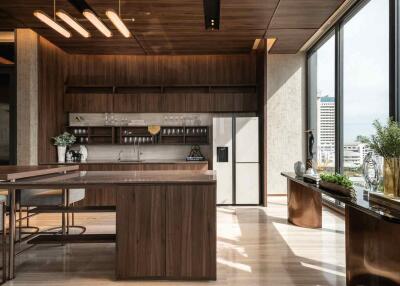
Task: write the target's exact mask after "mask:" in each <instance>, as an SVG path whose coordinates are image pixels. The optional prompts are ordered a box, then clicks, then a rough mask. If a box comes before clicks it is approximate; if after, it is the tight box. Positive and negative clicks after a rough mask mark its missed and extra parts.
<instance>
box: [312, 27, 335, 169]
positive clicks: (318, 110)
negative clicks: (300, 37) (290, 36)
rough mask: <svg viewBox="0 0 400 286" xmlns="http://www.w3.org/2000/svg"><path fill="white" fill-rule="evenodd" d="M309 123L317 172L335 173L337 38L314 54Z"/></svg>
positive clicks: (327, 39) (319, 47)
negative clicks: (313, 142) (312, 136)
mask: <svg viewBox="0 0 400 286" xmlns="http://www.w3.org/2000/svg"><path fill="white" fill-rule="evenodd" d="M308 65H309V90H310V100H309V119H308V120H309V122H310V126H309V127H310V131H312V132H313V135H314V138H315V144H314V146H313V147H314V148H313V149H314V150H313V153H314V164H313V165H314V168H315V169H316V170H317V171H318V172H327V171H329V172H333V171H334V170H335V35H334V34H329V35H328V36H327V37H326V39H325V40H324V41H323V42H322V43H321V44H320V45H318V46H317V47H316V48H315V50H314V51H313V52H312V53H311V54H310V56H309V60H308Z"/></svg>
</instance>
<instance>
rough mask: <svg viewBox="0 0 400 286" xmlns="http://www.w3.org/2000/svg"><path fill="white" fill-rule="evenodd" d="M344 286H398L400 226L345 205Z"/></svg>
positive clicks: (399, 278) (399, 274)
mask: <svg viewBox="0 0 400 286" xmlns="http://www.w3.org/2000/svg"><path fill="white" fill-rule="evenodd" d="M346 280H347V283H346V284H347V285H348V286H359V285H363V286H392V285H396V286H398V285H400V225H399V224H394V223H390V222H387V221H384V220H381V219H377V218H375V217H373V216H371V215H368V214H365V213H363V212H361V211H359V210H357V209H355V208H353V207H348V206H346Z"/></svg>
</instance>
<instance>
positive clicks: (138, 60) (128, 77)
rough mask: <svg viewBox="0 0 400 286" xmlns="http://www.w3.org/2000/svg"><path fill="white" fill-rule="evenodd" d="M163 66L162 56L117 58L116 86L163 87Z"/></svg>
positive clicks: (125, 56) (124, 56) (123, 56)
mask: <svg viewBox="0 0 400 286" xmlns="http://www.w3.org/2000/svg"><path fill="white" fill-rule="evenodd" d="M162 66H163V63H162V56H135V55H121V56H115V85H116V86H142V85H144V86H147V85H161V84H162V83H163V72H162V69H163V68H162Z"/></svg>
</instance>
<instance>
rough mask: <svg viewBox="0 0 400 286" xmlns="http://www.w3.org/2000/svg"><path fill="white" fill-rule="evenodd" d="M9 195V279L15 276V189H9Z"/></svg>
mask: <svg viewBox="0 0 400 286" xmlns="http://www.w3.org/2000/svg"><path fill="white" fill-rule="evenodd" d="M8 197H9V200H10V214H9V220H10V222H9V232H10V233H9V253H8V256H9V258H8V263H9V266H8V279H10V280H11V279H14V277H15V189H9V190H8Z"/></svg>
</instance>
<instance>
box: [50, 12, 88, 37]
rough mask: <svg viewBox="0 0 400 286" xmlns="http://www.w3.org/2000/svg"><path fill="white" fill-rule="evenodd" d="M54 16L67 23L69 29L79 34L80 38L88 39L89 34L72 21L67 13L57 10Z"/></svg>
mask: <svg viewBox="0 0 400 286" xmlns="http://www.w3.org/2000/svg"><path fill="white" fill-rule="evenodd" d="M56 15H57V16H58V17H59V18H60V19H61V20H63V21H64V22H65V23H67V24H68V25H69V26H70V27H71V28H73V29H74V30H75V31H77V32H78V33H79V34H81V35H82V37H85V38H89V37H90V33H89V32H88V31H87V30H86V29H84V28H83V27H82V26H81V25H80V24H78V23H77V22H76V21H75V20H74V19H72V17H71V16H70V15H69V14H68V13H67V12H65V11H63V10H58V11H57V13H56Z"/></svg>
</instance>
